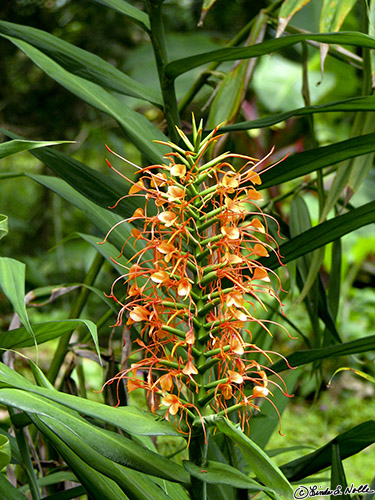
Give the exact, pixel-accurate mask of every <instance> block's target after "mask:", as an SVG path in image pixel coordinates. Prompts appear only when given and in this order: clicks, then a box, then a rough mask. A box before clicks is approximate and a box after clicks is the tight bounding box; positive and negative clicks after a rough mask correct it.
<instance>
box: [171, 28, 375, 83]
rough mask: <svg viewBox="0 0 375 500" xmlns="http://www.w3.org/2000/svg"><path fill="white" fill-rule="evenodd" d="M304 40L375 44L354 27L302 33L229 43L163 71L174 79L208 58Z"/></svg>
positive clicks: (256, 52)
mask: <svg viewBox="0 0 375 500" xmlns="http://www.w3.org/2000/svg"><path fill="white" fill-rule="evenodd" d="M305 40H311V41H316V42H322V43H335V44H340V45H353V46H354V47H366V48H368V49H374V48H375V39H374V38H373V37H371V36H368V35H364V34H363V33H358V32H355V31H349V32H342V33H306V34H305V33H302V34H298V35H289V36H285V37H282V38H277V39H272V40H267V41H266V42H263V43H258V44H256V45H252V46H251V47H240V48H234V47H228V48H225V49H218V50H213V51H211V52H204V53H202V54H197V55H196V56H191V57H186V58H184V59H178V60H176V61H172V62H170V63H169V64H167V66H166V68H165V71H166V74H167V76H168V77H169V78H171V79H175V78H177V77H178V76H179V75H182V74H183V73H186V72H187V71H190V70H191V69H193V68H196V67H198V66H201V65H202V64H206V63H209V62H211V61H217V62H224V61H235V60H237V59H247V58H249V57H259V56H263V55H264V54H271V53H272V52H276V51H277V50H281V49H284V48H286V47H291V46H293V45H295V44H296V43H300V42H303V41H305Z"/></svg>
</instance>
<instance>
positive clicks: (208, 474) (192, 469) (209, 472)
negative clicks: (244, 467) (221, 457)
mask: <svg viewBox="0 0 375 500" xmlns="http://www.w3.org/2000/svg"><path fill="white" fill-rule="evenodd" d="M183 466H184V467H185V469H186V470H187V471H188V473H189V474H191V475H192V476H193V477H195V478H197V479H199V480H200V481H204V482H205V483H210V484H229V485H230V486H234V487H235V488H242V489H247V490H249V491H272V490H271V489H270V488H266V487H264V486H262V485H261V484H259V483H257V482H256V481H254V480H253V479H250V478H249V477H248V476H246V474H244V473H243V472H241V471H239V470H237V469H235V468H234V467H232V466H231V465H229V464H224V463H221V462H214V461H213V460H209V461H208V463H207V465H205V466H204V469H202V467H198V466H197V465H195V464H194V463H193V462H189V461H188V460H184V461H183Z"/></svg>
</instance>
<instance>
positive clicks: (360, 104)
mask: <svg viewBox="0 0 375 500" xmlns="http://www.w3.org/2000/svg"><path fill="white" fill-rule="evenodd" d="M374 110H375V97H373V96H365V97H352V98H350V99H344V100H342V101H336V102H331V103H327V104H321V105H314V106H304V107H303V108H297V109H292V110H291V111H286V112H284V113H277V114H274V115H270V116H266V117H265V118H258V119H257V120H251V121H246V122H239V123H234V124H233V125H227V126H226V127H223V128H222V129H221V132H231V131H235V130H250V129H254V128H265V127H271V126H272V125H275V124H276V123H280V122H283V121H285V120H288V119H289V118H293V117H295V116H305V115H311V114H314V113H334V112H337V111H338V112H339V111H342V112H348V111H374Z"/></svg>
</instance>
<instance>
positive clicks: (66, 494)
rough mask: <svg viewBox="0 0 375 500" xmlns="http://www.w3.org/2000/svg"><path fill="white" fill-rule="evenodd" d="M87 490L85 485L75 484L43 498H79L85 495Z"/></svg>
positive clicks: (47, 499) (62, 499) (69, 499)
mask: <svg viewBox="0 0 375 500" xmlns="http://www.w3.org/2000/svg"><path fill="white" fill-rule="evenodd" d="M85 493H86V490H85V488H84V487H83V486H74V487H73V488H69V489H67V490H64V491H60V492H59V493H53V495H48V496H47V497H44V498H43V500H72V499H73V498H79V497H81V496H82V495H85Z"/></svg>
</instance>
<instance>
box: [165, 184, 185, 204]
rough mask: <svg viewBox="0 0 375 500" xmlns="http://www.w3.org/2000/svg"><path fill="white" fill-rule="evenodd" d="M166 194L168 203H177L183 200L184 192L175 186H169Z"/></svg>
mask: <svg viewBox="0 0 375 500" xmlns="http://www.w3.org/2000/svg"><path fill="white" fill-rule="evenodd" d="M167 194H168V201H178V200H181V199H182V198H184V196H185V191H184V190H183V189H181V188H179V187H176V186H169V188H168V191H167Z"/></svg>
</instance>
